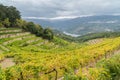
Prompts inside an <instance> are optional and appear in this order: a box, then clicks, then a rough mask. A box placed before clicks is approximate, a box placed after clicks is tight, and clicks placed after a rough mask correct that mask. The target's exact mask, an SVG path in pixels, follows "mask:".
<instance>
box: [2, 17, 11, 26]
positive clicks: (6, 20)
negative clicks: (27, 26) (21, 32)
mask: <svg viewBox="0 0 120 80" xmlns="http://www.w3.org/2000/svg"><path fill="white" fill-rule="evenodd" d="M3 25H4V27H7V28H8V27H9V26H10V21H9V18H6V19H5V20H4V21H3Z"/></svg>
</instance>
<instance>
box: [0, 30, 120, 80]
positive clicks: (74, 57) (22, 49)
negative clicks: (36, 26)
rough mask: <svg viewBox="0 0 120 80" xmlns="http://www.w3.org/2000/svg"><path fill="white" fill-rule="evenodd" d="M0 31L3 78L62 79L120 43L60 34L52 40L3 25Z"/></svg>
mask: <svg viewBox="0 0 120 80" xmlns="http://www.w3.org/2000/svg"><path fill="white" fill-rule="evenodd" d="M0 33H1V35H0V53H1V54H0V60H1V69H0V72H1V74H0V79H2V80H6V79H8V80H9V79H13V80H15V79H20V80H27V79H30V80H31V79H38V80H49V79H53V80H54V79H55V80H57V79H61V78H63V76H68V75H71V74H74V73H75V71H76V70H78V69H84V68H85V66H86V65H89V64H90V63H94V62H96V61H99V60H101V59H102V58H105V57H106V55H110V54H112V52H114V51H115V50H118V49H119V45H120V41H119V40H120V37H117V38H110V39H109V38H108V39H107V38H106V39H103V40H102V41H101V42H99V43H96V44H88V43H80V44H78V43H73V42H67V41H65V40H63V39H61V38H59V37H55V38H54V39H53V40H52V41H49V40H46V39H42V38H40V37H37V36H35V35H34V34H31V33H30V32H26V31H23V30H21V29H19V28H0ZM7 62H9V63H10V64H8V63H7ZM5 63H6V64H8V65H5ZM81 67H82V68H81ZM83 73H84V70H83V72H82V73H80V74H78V73H76V74H77V75H78V76H79V78H80V77H81V78H82V79H83V78H84V77H87V76H84V75H81V74H83ZM16 74H17V76H16ZM106 75H107V74H106ZM70 77H72V75H71V76H70ZM91 77H92V76H91ZM64 78H65V77H64ZM73 78H76V79H77V77H73ZM94 78H95V79H97V78H99V76H96V77H94ZM106 78H107V77H106ZM65 79H66V78H65Z"/></svg>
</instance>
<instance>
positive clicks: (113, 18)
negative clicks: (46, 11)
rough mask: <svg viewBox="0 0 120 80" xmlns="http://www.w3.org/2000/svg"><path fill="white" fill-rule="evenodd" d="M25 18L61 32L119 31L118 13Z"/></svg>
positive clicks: (119, 20)
mask: <svg viewBox="0 0 120 80" xmlns="http://www.w3.org/2000/svg"><path fill="white" fill-rule="evenodd" d="M26 20H27V21H33V22H35V23H38V24H41V25H42V26H44V27H47V26H49V27H51V28H53V29H57V30H59V31H61V32H64V31H65V32H68V33H71V34H78V35H85V34H88V33H96V32H105V31H108V32H109V31H120V27H119V26H120V16H119V15H94V16H86V17H78V18H74V19H61V20H47V19H32V18H26Z"/></svg>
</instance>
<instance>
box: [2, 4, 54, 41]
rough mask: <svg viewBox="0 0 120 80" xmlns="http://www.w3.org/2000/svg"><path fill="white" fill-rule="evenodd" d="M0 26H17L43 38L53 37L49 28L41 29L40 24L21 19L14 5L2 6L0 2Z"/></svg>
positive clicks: (50, 38) (49, 38)
mask: <svg viewBox="0 0 120 80" xmlns="http://www.w3.org/2000/svg"><path fill="white" fill-rule="evenodd" d="M0 27H6V28H12V27H18V28H22V29H24V30H26V31H29V32H31V33H33V34H35V35H36V36H40V37H43V38H44V39H48V40H52V39H53V32H52V30H51V29H49V28H46V29H43V28H42V26H40V25H38V24H35V23H33V22H27V21H25V20H22V19H21V15H20V12H19V11H18V10H17V9H16V7H14V6H4V5H2V4H0Z"/></svg>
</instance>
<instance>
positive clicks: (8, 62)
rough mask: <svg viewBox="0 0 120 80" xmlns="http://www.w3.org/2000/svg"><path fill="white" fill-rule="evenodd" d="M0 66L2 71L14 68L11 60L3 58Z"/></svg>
mask: <svg viewBox="0 0 120 80" xmlns="http://www.w3.org/2000/svg"><path fill="white" fill-rule="evenodd" d="M0 65H1V68H2V69H5V68H8V67H11V66H14V65H15V62H13V58H5V59H4V60H3V61H1V62H0Z"/></svg>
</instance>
